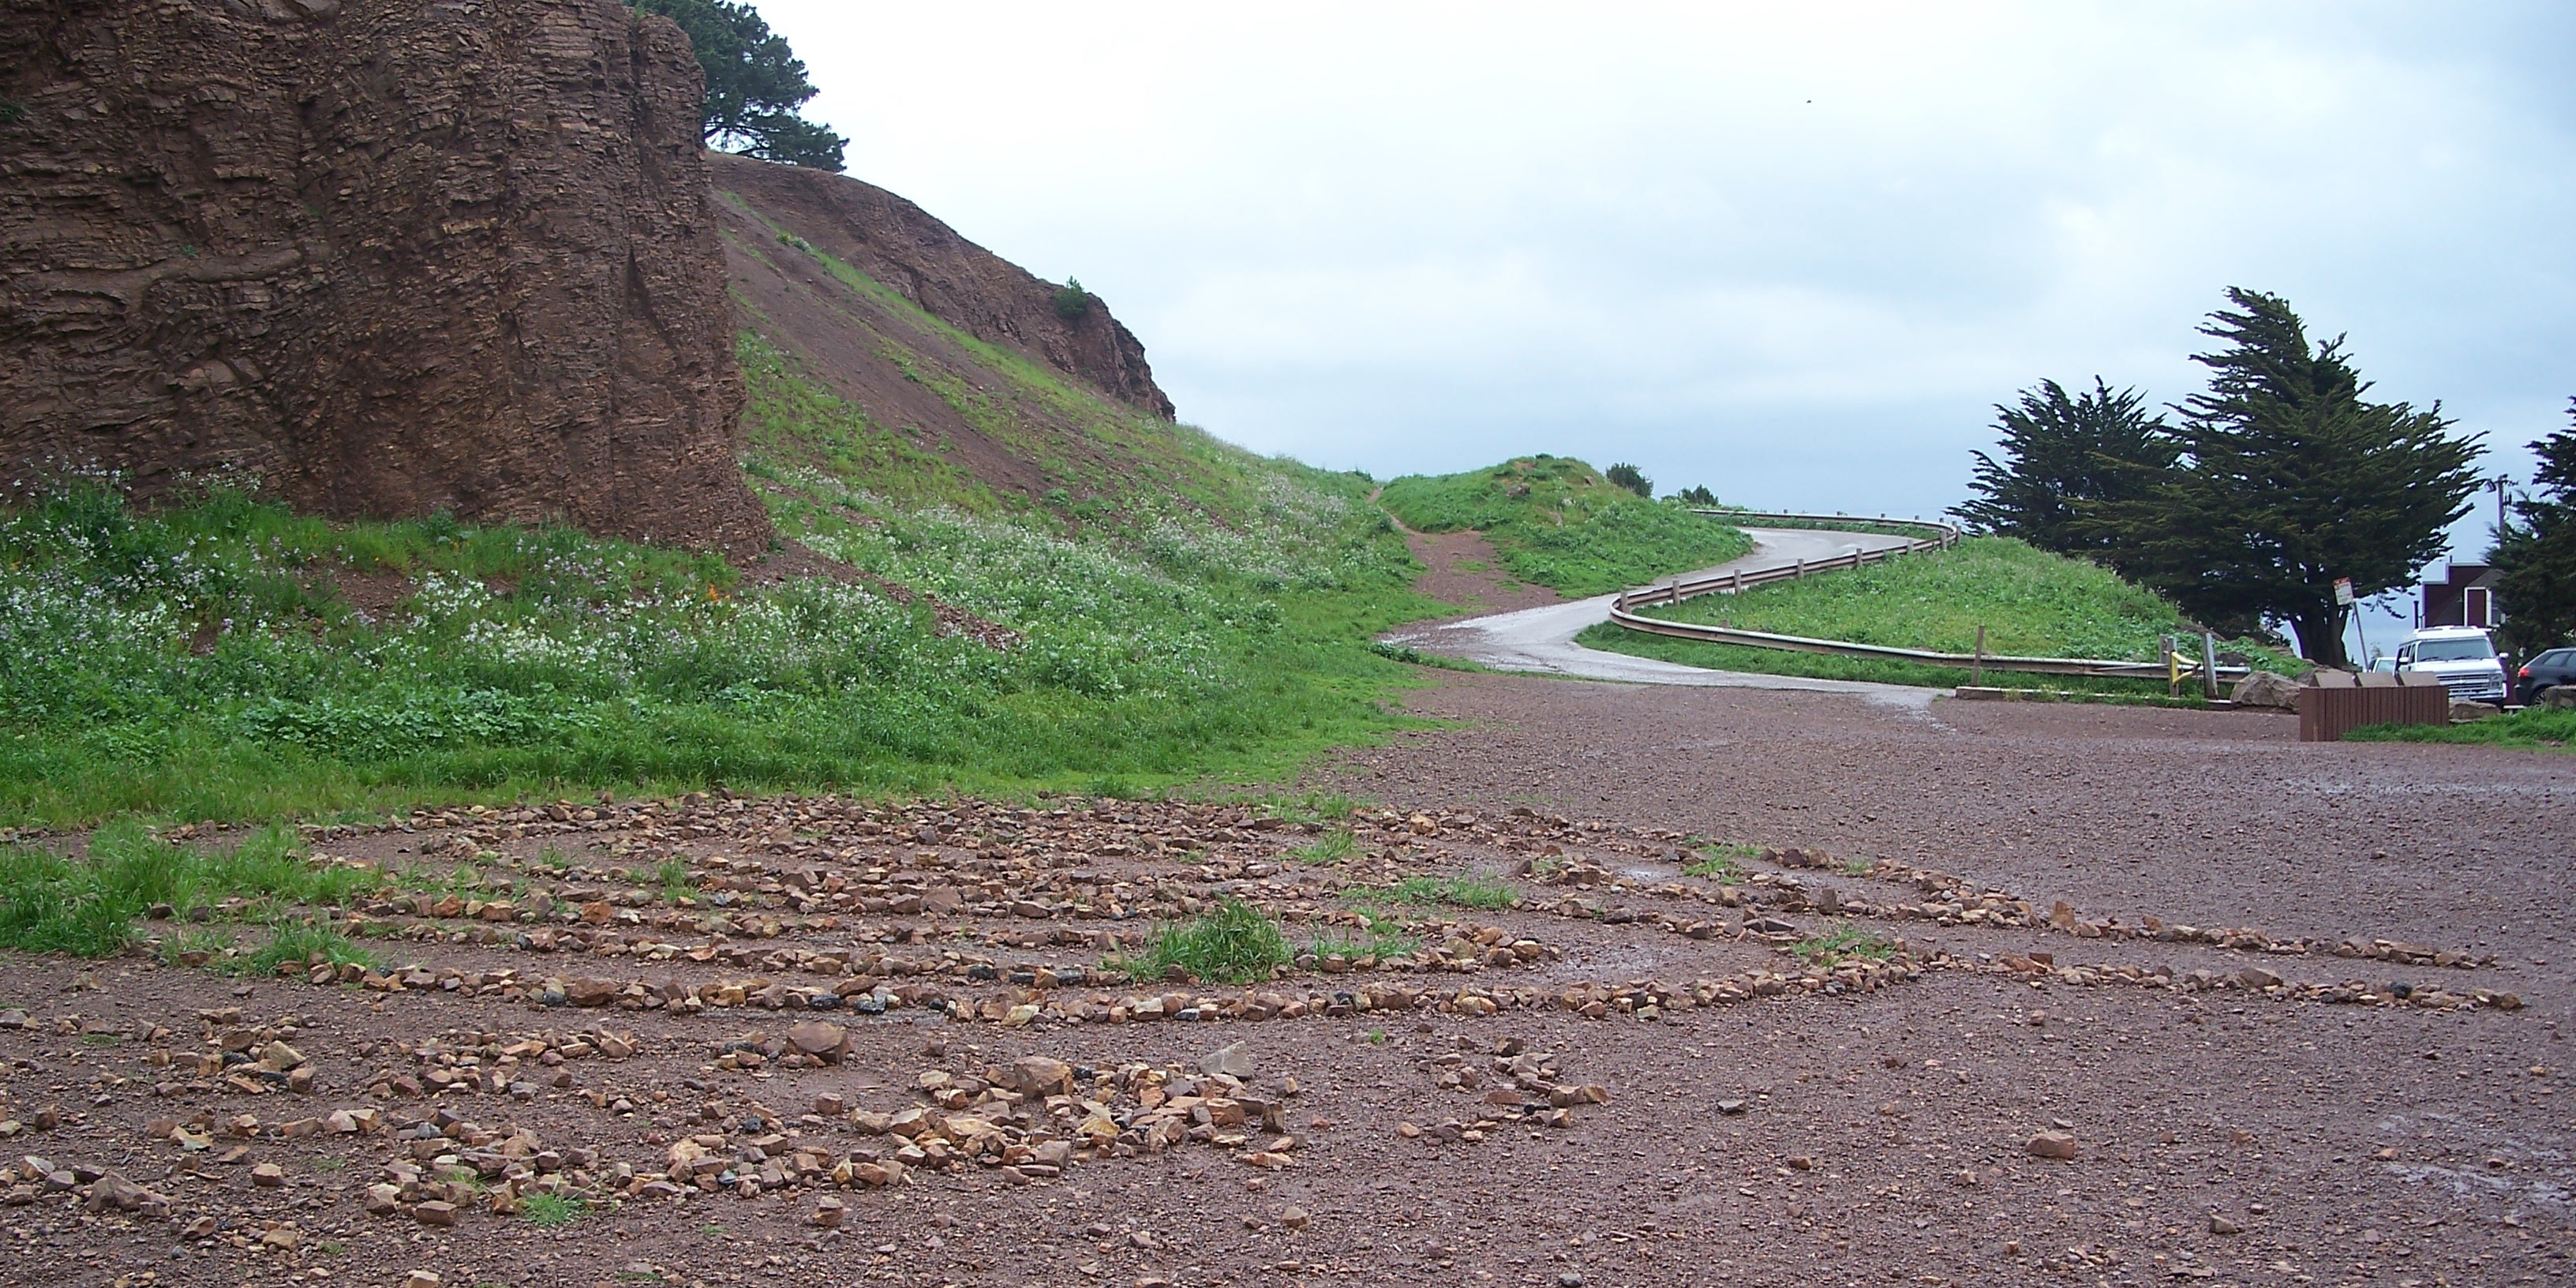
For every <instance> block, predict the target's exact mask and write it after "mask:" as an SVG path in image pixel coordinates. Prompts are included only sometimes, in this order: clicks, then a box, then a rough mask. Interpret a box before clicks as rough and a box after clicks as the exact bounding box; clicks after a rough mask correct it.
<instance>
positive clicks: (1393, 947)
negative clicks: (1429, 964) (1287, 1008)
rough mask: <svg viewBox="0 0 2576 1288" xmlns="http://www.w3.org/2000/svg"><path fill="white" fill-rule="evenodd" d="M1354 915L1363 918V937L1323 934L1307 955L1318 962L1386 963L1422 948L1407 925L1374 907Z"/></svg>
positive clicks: (1311, 942) (1311, 941)
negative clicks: (1371, 960) (1330, 959)
mask: <svg viewBox="0 0 2576 1288" xmlns="http://www.w3.org/2000/svg"><path fill="white" fill-rule="evenodd" d="M1352 911H1354V912H1356V913H1357V914H1358V915H1359V918H1360V929H1359V933H1357V934H1353V933H1351V932H1349V931H1346V930H1323V931H1319V932H1317V933H1316V934H1315V935H1314V937H1313V938H1311V939H1309V940H1308V941H1307V942H1306V947H1305V953H1306V954H1307V955H1309V956H1312V957H1314V958H1316V959H1317V960H1321V959H1323V958H1326V957H1339V958H1341V959H1342V960H1344V961H1358V960H1360V959H1362V958H1374V959H1378V960H1383V959H1385V958H1388V957H1394V956H1397V955H1399V954H1402V953H1410V952H1412V951H1414V950H1415V949H1417V948H1420V947H1421V946H1422V944H1421V941H1419V940H1417V939H1415V938H1414V937H1413V936H1412V935H1410V934H1407V933H1406V932H1405V929H1404V923H1403V922H1402V921H1400V920H1398V919H1397V918H1395V917H1394V916H1391V915H1389V914H1387V913H1384V912H1381V911H1379V910H1378V909H1375V908H1370V907H1358V908H1354V909H1353V910H1352Z"/></svg>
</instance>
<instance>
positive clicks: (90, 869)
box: [0, 818, 384, 963]
mask: <svg viewBox="0 0 2576 1288" xmlns="http://www.w3.org/2000/svg"><path fill="white" fill-rule="evenodd" d="M383 885H384V879H383V878H382V877H381V876H380V875H378V874H376V873H373V872H369V871H366V870H364V869H359V868H346V867H316V866H314V865H313V864H312V863H311V862H310V861H309V860H308V858H307V857H306V855H305V853H304V851H303V849H302V846H301V845H300V843H298V842H297V840H296V839H295V834H294V833H293V832H292V831H291V830H289V829H287V828H284V827H275V826H272V827H267V828H262V829H259V830H257V831H255V832H252V833H251V834H250V835H248V836H246V837H244V838H243V839H242V840H240V841H239V842H237V843H235V844H233V845H231V846H230V847H227V848H223V849H199V848H194V847H181V846H173V845H170V844H167V843H165V842H163V841H162V840H160V839H159V838H157V837H155V836H153V835H152V834H151V833H150V832H149V831H148V830H146V829H145V828H144V826H143V825H142V824H141V823H140V822H139V821H137V820H135V819H132V818H124V819H119V820H117V821H115V822H112V823H109V824H108V825H106V826H104V827H101V828H99V829H98V830H97V831H96V832H95V833H93V834H92V835H91V837H90V841H89V849H88V853H87V854H85V855H82V856H80V857H66V856H64V855H61V854H58V853H55V852H54V851H52V850H48V849H45V848H43V847H41V846H35V845H5V846H0V947H5V948H17V949H21V950H24V951H27V952H62V953H71V954H73V955H75V956H80V957H106V956H110V955H113V954H115V953H117V952H119V951H121V950H122V949H123V948H124V947H125V946H126V945H127V944H128V943H130V942H132V940H133V938H134V936H135V933H136V931H135V927H134V923H135V922H136V921H138V920H140V919H142V918H143V917H144V916H145V915H146V914H147V913H148V912H150V911H151V910H152V908H153V906H154V905H156V904H159V905H167V906H168V907H169V908H170V909H171V910H172V911H173V912H174V913H176V914H178V915H180V916H186V915H187V914H188V912H189V910H191V909H194V908H200V907H207V908H211V907H213V906H214V905H216V904H217V903H219V902H221V901H223V900H227V899H244V900H248V901H249V902H248V903H247V904H245V905H243V906H241V907H240V908H239V909H238V910H237V911H236V912H235V913H234V915H235V916H236V917H238V918H240V919H243V920H256V919H260V918H263V917H268V916H274V915H276V913H277V909H278V907H279V906H280V905H304V906H322V907H345V906H347V905H349V904H351V903H353V902H355V901H356V900H357V898H358V897H359V896H361V895H364V894H368V893H371V892H373V891H375V890H377V889H380V888H382V886H383ZM199 933H201V934H203V933H204V932H199ZM290 933H294V932H290V931H288V930H285V929H281V930H280V931H279V932H278V934H277V936H275V938H285V937H286V936H288V935H289V934H290ZM183 937H184V936H183ZM201 942H202V941H201ZM342 942H345V941H342ZM309 950H310V949H309V948H308V951H309ZM208 951H215V950H214V949H212V948H209V949H208ZM262 951H263V952H266V951H268V950H266V949H263V950H262ZM274 960H278V959H274V958H272V959H271V961H272V963H273V961H274Z"/></svg>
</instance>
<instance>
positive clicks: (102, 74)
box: [0, 0, 769, 554]
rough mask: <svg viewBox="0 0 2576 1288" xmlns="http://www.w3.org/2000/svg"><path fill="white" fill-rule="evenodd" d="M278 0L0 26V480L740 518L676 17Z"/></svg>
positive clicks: (52, 11)
mask: <svg viewBox="0 0 2576 1288" xmlns="http://www.w3.org/2000/svg"><path fill="white" fill-rule="evenodd" d="M299 4H300V8H296V9H290V8H288V7H287V6H285V5H281V4H271V5H267V6H264V7H258V6H246V5H233V6H223V5H197V4H151V3H144V2H143V0H108V2H106V3H99V4H83V5H70V6H66V5H43V4H40V5H37V6H36V7H35V8H34V9H33V10H32V11H31V10H30V9H29V8H28V6H26V5H23V4H22V5H18V6H16V7H14V8H13V13H14V14H15V15H16V20H15V21H12V22H9V23H7V24H5V25H0V69H5V70H0V99H5V100H7V101H8V102H10V103H12V104H23V105H25V108H24V116H23V117H22V119H21V120H20V121H19V122H18V123H17V124H14V125H12V126H9V127H8V128H7V135H8V140H9V142H8V152H9V158H10V161H9V165H8V166H7V167H5V169H0V246H6V247H8V248H9V249H8V252H7V256H6V259H5V261H0V347H5V349H6V351H7V353H8V354H9V360H8V361H7V362H6V363H0V470H6V471H9V473H6V474H0V478H26V477H29V471H35V470H41V469H43V468H44V467H45V466H46V464H47V463H48V462H56V463H59V462H64V461H78V462H82V463H93V462H94V463H95V464H98V465H102V466H107V467H111V468H117V469H123V470H127V471H130V472H131V473H132V474H133V476H134V478H135V482H136V486H137V488H138V490H141V491H144V492H147V493H148V492H150V491H152V490H154V489H155V488H156V487H157V486H160V485H166V484H168V483H169V482H171V481H172V480H173V479H174V478H176V477H178V476H179V475H180V474H181V473H182V472H194V473H198V474H205V473H214V472H221V471H240V472H246V473H249V474H253V475H256V476H259V477H261V478H262V479H264V480H265V481H266V482H267V484H268V485H269V486H270V487H271V489H272V490H273V491H274V492H275V493H276V494H277V495H279V496H280V497H282V498H283V499H284V500H286V501H288V502H290V503H292V504H295V505H297V506H299V507H302V508H307V509H313V510H318V511H322V512H325V513H329V514H334V515H340V516H358V515H376V516H405V515H424V514H429V513H432V512H434V511H442V510H444V511H452V512H454V513H455V514H457V515H458V516H460V517H463V518H468V519H475V520H484V521H500V520H516V521H536V520H543V519H562V520H569V521H571V522H573V523H575V524H578V525H580V526H583V527H585V528H589V529H591V530H594V531H598V532H605V533H614V534H618V535H623V536H633V537H643V538H652V539H664V540H671V541H677V542H682V543H686V544H692V545H701V546H713V547H718V548H722V549H725V550H728V551H733V552H736V553H743V554H748V553H751V552H754V551H757V550H759V549H761V548H763V547H764V546H765V545H766V544H767V542H768V539H769V525H768V521H767V520H766V518H764V517H763V515H762V513H761V510H760V507H759V505H758V503H757V502H756V501H754V500H753V499H752V497H751V494H750V492H749V491H748V489H746V488H745V487H744V485H743V483H742V479H741V475H740V472H739V468H738V466H737V465H736V462H735V440H736V437H737V435H736V420H737V418H738V416H739V414H740V411H741V408H742V403H743V390H742V381H741V375H740V372H739V370H738V369H737V368H736V366H735V363H734V359H733V320H732V316H731V310H730V309H729V307H728V303H727V297H726V292H725V279H724V259H723V251H722V249H721V247H720V245H719V243H718V241H717V233H716V217H715V212H714V210H713V200H714V198H713V194H712V192H711V190H710V188H709V186H708V180H707V163H706V160H705V153H704V150H703V149H702V148H701V146H700V142H699V137H698V120H699V114H698V100H699V98H700V85H701V73H700V72H699V69H698V65H697V62H696V60H695V58H694V57H693V56H692V55H691V53H690V50H689V43H688V39H687V37H685V36H683V35H682V34H681V32H680V29H679V28H678V27H677V26H675V25H673V24H672V23H671V22H670V21H669V20H667V19H664V18H660V17H652V16H644V15H639V14H637V13H635V12H633V11H632V10H630V9H628V8H627V7H626V6H624V5H622V4H618V3H616V0H484V2H483V3H481V4H479V5H473V6H459V5H405V4H370V5H361V6H354V7H347V8H341V7H338V6H335V5H333V4H331V3H328V2H327V0H324V2H322V3H315V2H314V0H299ZM262 12H266V13H267V14H268V15H270V16H269V17H268V18H267V20H265V21H263V20H262V18H261V17H260V16H259V15H260V14H261V13H262Z"/></svg>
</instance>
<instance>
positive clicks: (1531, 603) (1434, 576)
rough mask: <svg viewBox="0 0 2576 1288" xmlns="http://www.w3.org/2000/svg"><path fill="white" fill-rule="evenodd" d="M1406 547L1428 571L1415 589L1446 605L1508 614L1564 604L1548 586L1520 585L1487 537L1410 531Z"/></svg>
mask: <svg viewBox="0 0 2576 1288" xmlns="http://www.w3.org/2000/svg"><path fill="white" fill-rule="evenodd" d="M1398 526H1399V527H1401V526H1402V525H1398ZM1404 544H1405V545H1406V546H1408V547H1410V548H1411V549H1412V551H1413V557H1414V558H1416V559H1419V560H1421V561H1422V564H1423V567H1424V569H1425V571H1424V572H1423V574H1422V575H1421V576H1420V577H1417V578H1415V579H1414V582H1413V588H1414V589H1415V590H1418V591H1421V592H1422V593H1423V594H1425V595H1429V596H1430V597H1432V598H1433V599H1436V600H1439V601H1440V602H1441V603H1444V604H1455V605H1457V606H1458V607H1459V608H1461V609H1466V610H1472V611H1473V612H1476V613H1507V612H1511V611H1513V610H1515V609H1521V608H1535V607H1538V606H1539V605H1542V604H1554V603H1559V602H1561V601H1560V599H1559V598H1558V596H1557V593H1556V592H1555V591H1552V590H1549V589H1548V588H1547V587H1545V586H1540V585H1534V584H1532V583H1529V582H1523V581H1516V580H1514V579H1513V578H1512V576H1511V574H1510V572H1509V571H1507V570H1506V569H1505V568H1504V567H1503V560H1502V556H1501V554H1500V553H1498V552H1496V551H1495V549H1494V547H1493V543H1491V542H1489V541H1487V540H1485V538H1484V536H1483V534H1481V533H1476V532H1415V531H1413V530H1412V529H1410V528H1405V529H1404Z"/></svg>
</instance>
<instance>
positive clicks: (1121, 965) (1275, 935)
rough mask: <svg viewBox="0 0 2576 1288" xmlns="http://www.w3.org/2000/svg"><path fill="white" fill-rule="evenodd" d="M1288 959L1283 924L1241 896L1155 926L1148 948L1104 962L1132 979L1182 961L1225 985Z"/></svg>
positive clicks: (1263, 974) (1197, 975)
mask: <svg viewBox="0 0 2576 1288" xmlns="http://www.w3.org/2000/svg"><path fill="white" fill-rule="evenodd" d="M1288 961H1289V952H1288V939H1287V936H1285V935H1283V934H1281V933H1280V930H1279V923H1278V922H1276V921H1273V920H1271V919H1270V917H1269V916H1268V915H1267V914H1265V913H1263V912H1262V911H1261V910H1260V909H1259V908H1256V907H1253V906H1252V905H1251V904H1248V903H1245V902H1243V901H1242V900H1240V899H1231V898H1229V899H1226V900H1224V901H1223V902H1221V903H1219V904H1218V905H1217V906H1216V907H1215V908H1213V909H1211V910H1209V911H1207V912H1204V913H1201V914H1200V915H1199V916H1198V917H1197V918H1196V919H1194V920H1191V921H1187V922H1180V923H1173V924H1166V925H1164V926H1163V927H1161V928H1160V929H1158V930H1156V931H1155V933H1154V937H1153V939H1152V940H1151V941H1149V942H1148V943H1147V944H1146V945H1145V951H1144V952H1142V953H1140V954H1137V955H1135V956H1133V957H1122V958H1114V959H1111V960H1109V961H1107V962H1104V963H1102V965H1104V966H1106V967H1108V968H1109V969H1111V970H1116V971H1121V972H1124V973H1125V974H1126V975H1127V977H1128V978H1130V979H1133V980H1138V981H1151V980H1157V979H1161V978H1163V976H1164V975H1165V974H1166V973H1168V972H1169V970H1170V969H1171V968H1172V967H1174V966H1178V967H1180V968H1181V969H1183V970H1185V971H1187V972H1189V975H1190V978H1192V979H1199V980H1210V981H1214V982H1216V983H1220V984H1242V983H1248V982H1250V981H1252V980H1259V979H1268V978H1270V976H1271V973H1272V972H1274V971H1276V970H1277V969H1278V968H1279V967H1281V966H1285V965H1287V964H1288Z"/></svg>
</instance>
